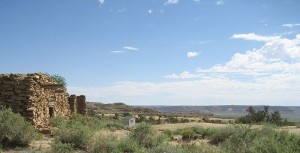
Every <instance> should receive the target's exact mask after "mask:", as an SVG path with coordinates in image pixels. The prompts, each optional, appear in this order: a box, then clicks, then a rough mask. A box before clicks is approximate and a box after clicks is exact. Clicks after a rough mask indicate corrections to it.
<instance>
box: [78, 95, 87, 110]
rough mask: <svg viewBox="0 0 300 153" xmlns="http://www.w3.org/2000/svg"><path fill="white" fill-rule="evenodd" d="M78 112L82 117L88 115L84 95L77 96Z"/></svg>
mask: <svg viewBox="0 0 300 153" xmlns="http://www.w3.org/2000/svg"><path fill="white" fill-rule="evenodd" d="M77 112H78V114H82V115H86V114H87V107H86V99H85V96H84V95H80V96H77Z"/></svg>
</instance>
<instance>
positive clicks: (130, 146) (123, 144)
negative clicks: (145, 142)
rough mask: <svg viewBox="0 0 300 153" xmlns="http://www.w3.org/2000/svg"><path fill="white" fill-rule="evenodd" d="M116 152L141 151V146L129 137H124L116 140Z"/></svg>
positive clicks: (130, 152) (132, 152)
mask: <svg viewBox="0 0 300 153" xmlns="http://www.w3.org/2000/svg"><path fill="white" fill-rule="evenodd" d="M117 148H118V152H124V153H135V152H142V150H143V149H142V148H141V147H140V146H139V145H138V144H137V143H136V142H135V141H134V140H132V139H131V138H129V137H126V138H123V139H121V140H119V141H117Z"/></svg>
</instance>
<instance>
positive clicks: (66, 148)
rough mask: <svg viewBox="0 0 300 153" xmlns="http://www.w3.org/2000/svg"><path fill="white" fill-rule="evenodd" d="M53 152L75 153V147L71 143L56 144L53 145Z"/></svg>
mask: <svg viewBox="0 0 300 153" xmlns="http://www.w3.org/2000/svg"><path fill="white" fill-rule="evenodd" d="M51 146H52V151H53V152H57V153H69V152H73V151H74V149H73V145H72V144H69V143H62V142H56V143H52V144H51Z"/></svg>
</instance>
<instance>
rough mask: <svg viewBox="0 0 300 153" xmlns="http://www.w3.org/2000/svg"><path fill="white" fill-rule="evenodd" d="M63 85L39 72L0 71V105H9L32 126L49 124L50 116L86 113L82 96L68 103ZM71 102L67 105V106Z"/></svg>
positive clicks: (45, 126) (43, 127) (41, 126)
mask: <svg viewBox="0 0 300 153" xmlns="http://www.w3.org/2000/svg"><path fill="white" fill-rule="evenodd" d="M66 91H67V90H66V88H65V87H64V86H62V85H60V84H57V83H56V82H54V81H53V80H52V79H51V78H49V77H48V76H47V75H45V74H42V73H34V74H0V106H4V107H11V108H12V109H13V110H14V111H15V112H19V113H20V114H21V115H23V116H24V117H25V118H27V119H28V120H30V121H31V122H32V123H33V125H34V126H35V128H36V129H45V128H48V127H49V119H50V118H51V117H54V116H57V115H62V116H68V115H70V114H71V112H78V113H81V114H83V115H85V114H86V102H85V96H83V95H82V96H78V97H79V98H78V101H77V96H75V95H74V96H73V98H74V97H75V99H73V101H72V102H70V101H69V100H70V98H69V94H68V93H67V92H66ZM70 105H71V107H70Z"/></svg>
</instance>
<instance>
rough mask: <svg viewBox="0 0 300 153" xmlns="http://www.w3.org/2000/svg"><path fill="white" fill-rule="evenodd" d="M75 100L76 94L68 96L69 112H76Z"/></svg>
mask: <svg viewBox="0 0 300 153" xmlns="http://www.w3.org/2000/svg"><path fill="white" fill-rule="evenodd" d="M76 101H77V96H76V95H71V96H70V97H69V105H70V110H71V113H76V112H77V105H76Z"/></svg>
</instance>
